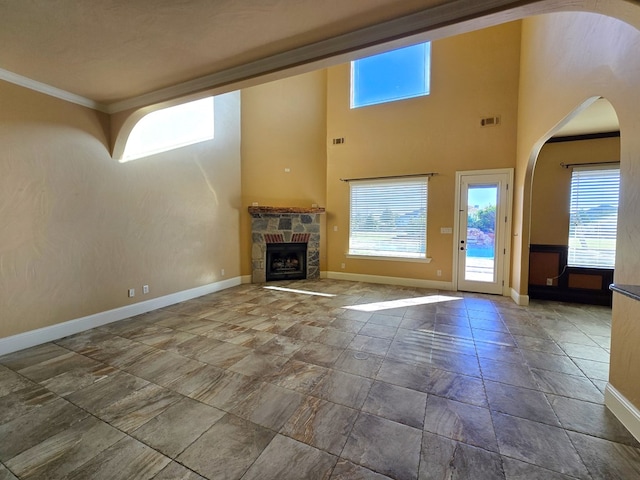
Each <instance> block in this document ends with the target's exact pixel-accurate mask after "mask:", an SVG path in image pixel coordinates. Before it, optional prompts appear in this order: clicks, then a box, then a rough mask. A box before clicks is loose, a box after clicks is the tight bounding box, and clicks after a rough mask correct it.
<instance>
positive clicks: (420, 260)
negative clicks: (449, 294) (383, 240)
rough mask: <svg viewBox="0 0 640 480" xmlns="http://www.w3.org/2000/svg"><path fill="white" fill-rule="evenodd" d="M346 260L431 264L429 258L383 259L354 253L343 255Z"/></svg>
mask: <svg viewBox="0 0 640 480" xmlns="http://www.w3.org/2000/svg"><path fill="white" fill-rule="evenodd" d="M344 256H345V257H346V258H352V259H354V260H385V261H389V262H414V263H431V260H433V259H432V258H431V257H422V258H411V257H383V256H377V255H357V254H355V253H345V254H344Z"/></svg>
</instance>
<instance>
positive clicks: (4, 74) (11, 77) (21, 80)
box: [0, 68, 108, 113]
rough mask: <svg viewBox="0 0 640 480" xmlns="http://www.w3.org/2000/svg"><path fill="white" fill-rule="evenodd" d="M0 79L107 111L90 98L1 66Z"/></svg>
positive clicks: (105, 107) (104, 106)
mask: <svg viewBox="0 0 640 480" xmlns="http://www.w3.org/2000/svg"><path fill="white" fill-rule="evenodd" d="M0 80H4V81H6V82H9V83H13V84H14V85H19V86H21V87H24V88H28V89H29V90H34V91H36V92H40V93H44V94H45V95H49V96H50V97H54V98H59V99H60V100H65V101H67V102H71V103H75V104H76V105H81V106H83V107H87V108H92V109H93V110H98V111H100V112H104V113H108V108H107V106H106V105H103V104H101V103H98V102H96V101H94V100H91V99H90V98H85V97H81V96H80V95H76V94H75V93H71V92H67V91H66V90H62V89H60V88H56V87H52V86H51V85H47V84H46V83H42V82H38V81H37V80H33V79H31V78H28V77H25V76H22V75H18V74H17V73H13V72H10V71H9V70H5V69H3V68H0Z"/></svg>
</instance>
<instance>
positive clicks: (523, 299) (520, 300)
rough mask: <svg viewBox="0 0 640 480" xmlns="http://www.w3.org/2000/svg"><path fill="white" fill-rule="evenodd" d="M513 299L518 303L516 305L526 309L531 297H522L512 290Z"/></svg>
mask: <svg viewBox="0 0 640 480" xmlns="http://www.w3.org/2000/svg"><path fill="white" fill-rule="evenodd" d="M511 299H512V300H513V301H514V302H516V305H520V306H521V307H526V306H527V305H529V295H520V294H519V293H518V292H516V291H515V289H513V288H512V289H511Z"/></svg>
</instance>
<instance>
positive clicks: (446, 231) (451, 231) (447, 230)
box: [440, 227, 453, 235]
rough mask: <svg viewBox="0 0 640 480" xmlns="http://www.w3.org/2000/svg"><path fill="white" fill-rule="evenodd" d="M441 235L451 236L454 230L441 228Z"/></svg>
mask: <svg viewBox="0 0 640 480" xmlns="http://www.w3.org/2000/svg"><path fill="white" fill-rule="evenodd" d="M440 233H443V234H449V235H451V234H452V233H453V229H452V228H451V227H440Z"/></svg>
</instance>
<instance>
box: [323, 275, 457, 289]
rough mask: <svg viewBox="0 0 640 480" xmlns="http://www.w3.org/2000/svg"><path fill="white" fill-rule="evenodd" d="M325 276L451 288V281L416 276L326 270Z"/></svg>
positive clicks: (358, 280) (387, 283)
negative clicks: (424, 278)
mask: <svg viewBox="0 0 640 480" xmlns="http://www.w3.org/2000/svg"><path fill="white" fill-rule="evenodd" d="M326 274H327V277H326V278H331V279H334V280H350V281H352V282H366V283H381V284H384V285H400V286H402V287H419V288H432V289H435V290H447V291H452V290H453V283H452V282H434V281H433V280H421V279H418V278H403V277H386V276H382V275H364V274H361V273H344V272H326Z"/></svg>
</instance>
